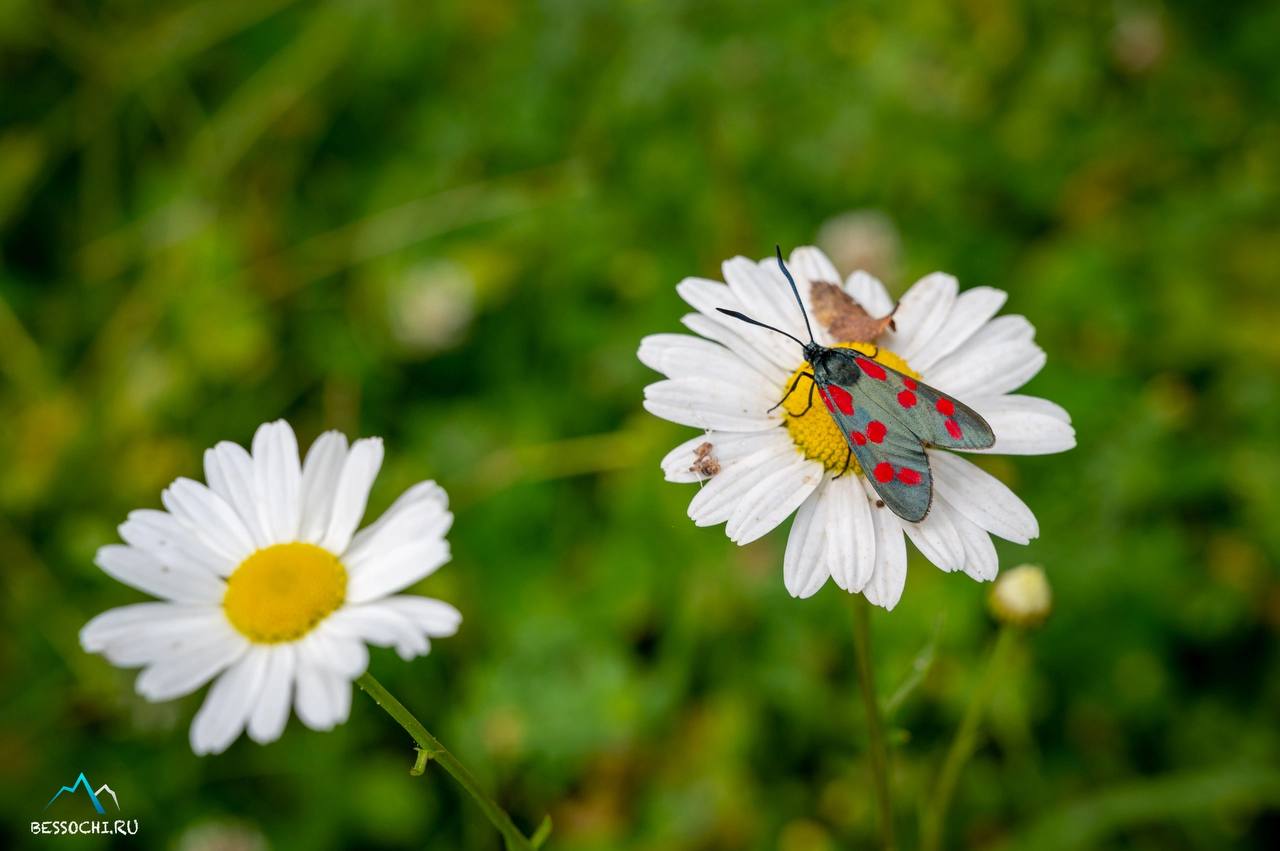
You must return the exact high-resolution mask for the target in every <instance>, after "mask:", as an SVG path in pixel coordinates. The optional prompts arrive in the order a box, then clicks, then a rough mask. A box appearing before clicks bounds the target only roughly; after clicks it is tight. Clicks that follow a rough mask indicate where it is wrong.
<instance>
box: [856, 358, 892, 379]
mask: <svg viewBox="0 0 1280 851" xmlns="http://www.w3.org/2000/svg"><path fill="white" fill-rule="evenodd" d="M857 361H858V366H860V367H862V371H863V372H865V373H866V374H867V375H869V376H871V377H872V378H874V379H875V380H876V381H884V380H885V378H886V377H887V376H886V375H885V371H884V367H882V366H880V364H878V363H876V362H875V361H873V360H867V359H866V358H857Z"/></svg>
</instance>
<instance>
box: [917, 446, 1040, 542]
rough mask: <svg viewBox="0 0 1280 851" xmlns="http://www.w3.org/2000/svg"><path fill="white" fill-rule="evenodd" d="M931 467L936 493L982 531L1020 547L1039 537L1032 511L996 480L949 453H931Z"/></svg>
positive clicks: (1003, 484)
mask: <svg viewBox="0 0 1280 851" xmlns="http://www.w3.org/2000/svg"><path fill="white" fill-rule="evenodd" d="M929 464H930V467H931V468H932V469H933V485H934V490H935V491H936V492H937V493H939V494H941V495H942V496H943V497H944V498H945V499H946V500H947V502H948V503H950V504H951V505H953V506H955V508H956V510H957V511H959V512H960V513H961V514H962V515H964V516H965V517H967V518H969V519H970V520H972V521H973V522H974V523H976V524H978V525H979V526H981V527H982V528H983V529H986V530H987V531H988V532H990V533H992V534H993V535H999V536H1000V537H1001V538H1004V539H1005V540H1006V541H1013V542H1015V543H1018V544H1025V543H1028V542H1029V541H1030V540H1031V539H1032V538H1036V537H1039V535H1040V525H1039V524H1038V523H1037V522H1036V517H1035V515H1034V514H1032V513H1031V509H1030V508H1027V506H1026V503H1024V502H1023V501H1022V500H1021V499H1019V498H1018V495H1017V494H1015V493H1014V492H1013V491H1011V490H1009V488H1008V486H1006V485H1005V483H1004V482H1002V481H1000V480H999V479H997V478H996V477H995V476H993V475H991V474H990V473H988V472H986V471H985V470H983V469H981V468H979V467H977V466H975V465H974V464H972V463H970V462H968V461H966V460H965V459H963V458H961V457H960V456H959V455H952V454H951V453H949V452H937V451H932V452H930V453H929Z"/></svg>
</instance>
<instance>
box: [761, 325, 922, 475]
mask: <svg viewBox="0 0 1280 851" xmlns="http://www.w3.org/2000/svg"><path fill="white" fill-rule="evenodd" d="M834 348H837V349H853V350H854V351H855V352H861V353H862V354H864V355H868V356H869V355H870V354H871V353H872V352H875V351H876V346H875V345H874V344H872V343H837V344H836V345H835V346H834ZM873 360H875V361H878V362H880V363H882V364H884V365H885V366H887V367H891V368H892V369H896V370H897V371H898V372H901V373H902V374H904V375H909V376H911V377H912V378H919V377H920V373H918V372H916V371H915V370H914V369H912V368H911V367H910V366H909V365H908V364H907V362H906V361H905V360H903V359H902V358H900V357H898V356H897V355H896V354H894V353H893V352H891V351H889V350H888V349H886V348H884V347H883V346H881V347H880V349H879V352H878V353H877V354H876V356H875V357H874V358H873ZM802 372H810V373H811V372H813V367H811V366H810V365H809V364H807V363H802V364H800V366H798V367H796V371H795V372H793V373H791V375H789V376H788V377H787V383H786V384H784V385H783V386H782V392H783V393H786V392H787V391H788V390H790V389H791V385H792V384H794V383H795V381H796V379H797V378H798V377H799V375H800V373H802ZM864 379H865V377H864ZM812 384H813V382H812V380H810V379H808V378H801V379H800V383H799V385H797V386H796V390H795V392H794V393H792V394H791V395H790V396H788V397H787V400H786V401H785V402H783V403H782V407H783V409H784V410H785V411H786V412H787V414H788V416H786V417H785V420H786V423H787V431H789V432H791V439H792V440H793V441H794V442H795V444H796V447H797V448H798V449H799V450H800V451H801V452H803V453H804V456H805V457H806V458H810V459H812V460H814V461H818V462H820V463H821V464H822V465H823V466H824V467H826V468H827V469H828V470H835V471H836V472H839V471H841V470H843V469H844V461H845V459H846V458H849V441H848V440H846V439H845V436H844V435H843V434H841V433H840V427H839V426H837V425H836V420H835V417H833V416H831V414H830V413H829V412H828V411H827V407H826V405H824V404H823V403H822V399H821V398H820V397H819V396H818V391H817V390H814V391H813V407H811V408H809V410H808V411H805V413H803V414H801V413H800V412H801V411H804V409H805V406H806V405H808V404H809V391H810V387H811V385H812ZM849 472H850V473H854V474H858V475H861V474H862V468H861V467H859V466H858V459H857V458H851V459H850V460H849Z"/></svg>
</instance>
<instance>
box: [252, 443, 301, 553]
mask: <svg viewBox="0 0 1280 851" xmlns="http://www.w3.org/2000/svg"><path fill="white" fill-rule="evenodd" d="M253 480H254V488H255V491H256V493H257V503H258V513H259V517H260V519H261V522H262V525H263V528H264V529H265V530H266V533H267V536H268V539H269V541H270V542H271V543H273V544H278V543H286V542H289V541H295V540H297V538H298V520H299V517H300V516H301V511H302V498H301V490H302V467H301V465H300V464H299V463H298V439H297V437H295V436H294V433H293V429H292V428H290V427H289V424H288V423H287V422H285V421H284V420H276V421H275V422H273V423H266V424H264V425H262V426H260V427H259V428H258V431H257V433H256V434H254V436H253Z"/></svg>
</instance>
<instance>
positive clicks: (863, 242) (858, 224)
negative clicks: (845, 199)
mask: <svg viewBox="0 0 1280 851" xmlns="http://www.w3.org/2000/svg"><path fill="white" fill-rule="evenodd" d="M818 247H819V248H821V249H822V250H823V251H824V252H826V254H827V256H828V257H830V258H831V261H832V263H834V264H835V266H836V268H837V269H861V270H862V271H864V272H866V273H868V274H869V275H872V276H874V277H876V278H879V279H880V280H893V279H894V278H895V277H897V272H898V255H899V252H900V249H901V245H900V243H899V240H898V229H897V228H896V227H894V226H893V220H892V219H890V218H889V217H888V216H886V215H885V214H884V213H882V212H880V211H879V210H851V211H850V212H848V213H841V214H840V215H838V216H836V217H835V218H831V219H827V221H826V222H824V223H823V225H822V227H821V228H820V229H819V230H818Z"/></svg>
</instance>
